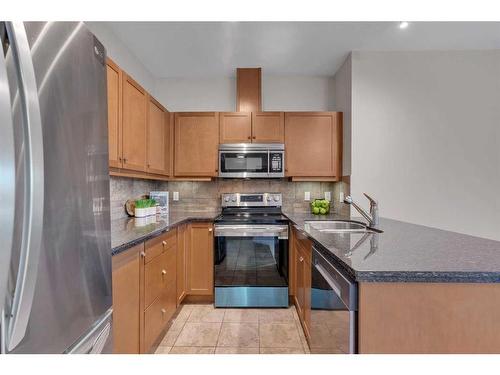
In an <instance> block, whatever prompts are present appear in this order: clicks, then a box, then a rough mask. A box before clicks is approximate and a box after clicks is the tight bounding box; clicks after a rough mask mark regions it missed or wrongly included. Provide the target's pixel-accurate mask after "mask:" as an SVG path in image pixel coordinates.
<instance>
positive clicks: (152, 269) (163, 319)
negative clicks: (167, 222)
mask: <svg viewBox="0 0 500 375" xmlns="http://www.w3.org/2000/svg"><path fill="white" fill-rule="evenodd" d="M144 250H145V251H144V253H143V255H142V263H143V264H142V275H143V277H142V286H141V291H142V293H141V313H142V324H141V326H142V327H143V332H142V346H141V352H142V353H147V352H149V351H150V349H151V348H152V347H153V345H154V344H155V342H157V341H158V339H159V338H160V335H161V334H162V333H163V332H164V330H165V328H166V327H167V323H168V322H169V321H170V319H171V318H172V316H173V315H174V313H175V310H176V308H177V297H176V278H177V260H176V256H177V230H176V229H173V230H170V231H168V232H167V233H165V234H163V235H160V236H158V237H156V238H153V239H151V240H148V241H146V242H145V249H144Z"/></svg>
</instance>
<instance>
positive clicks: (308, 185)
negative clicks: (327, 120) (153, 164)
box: [110, 177, 349, 220]
mask: <svg viewBox="0 0 500 375" xmlns="http://www.w3.org/2000/svg"><path fill="white" fill-rule="evenodd" d="M348 188H349V187H348V185H346V184H345V183H344V182H291V181H288V180H265V179H262V180H238V179H234V180H231V179H228V180H222V179H216V180H214V181H203V182H201V181H170V182H161V181H149V180H137V179H129V178H122V177H111V179H110V193H111V219H112V220H114V219H119V218H123V217H126V216H127V214H126V212H125V209H124V204H125V202H126V200H127V199H132V198H137V197H139V196H141V195H143V194H148V193H149V192H150V191H152V190H163V191H169V192H170V210H171V211H181V210H182V211H217V210H219V209H220V205H221V194H222V193H234V192H239V193H257V192H276V193H282V194H283V211H285V212H295V213H298V212H309V202H307V201H304V192H306V191H309V192H310V193H311V199H314V198H323V197H324V193H325V191H330V192H331V193H332V199H333V201H334V203H333V208H334V210H335V211H337V212H339V211H341V212H343V213H346V212H347V213H348V207H345V205H343V204H342V205H339V204H338V199H339V193H340V192H341V191H343V192H345V193H346V194H347V193H348ZM174 191H178V192H179V201H175V202H174V201H173V200H172V195H173V192H174ZM345 210H347V211H345Z"/></svg>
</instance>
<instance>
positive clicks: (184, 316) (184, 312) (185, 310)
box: [175, 305, 193, 322]
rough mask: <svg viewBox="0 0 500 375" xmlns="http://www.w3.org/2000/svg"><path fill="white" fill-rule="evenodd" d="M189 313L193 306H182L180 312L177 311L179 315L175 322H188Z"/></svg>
mask: <svg viewBox="0 0 500 375" xmlns="http://www.w3.org/2000/svg"><path fill="white" fill-rule="evenodd" d="M191 311H193V305H184V306H182V308H181V311H179V313H178V314H177V316H176V317H175V320H177V321H181V322H185V321H186V320H188V318H189V315H190V314H191Z"/></svg>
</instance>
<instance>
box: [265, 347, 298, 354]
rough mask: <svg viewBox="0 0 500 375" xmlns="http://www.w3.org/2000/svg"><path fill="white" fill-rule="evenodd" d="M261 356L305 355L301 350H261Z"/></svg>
mask: <svg viewBox="0 0 500 375" xmlns="http://www.w3.org/2000/svg"><path fill="white" fill-rule="evenodd" d="M260 354H305V353H304V349H303V348H302V347H300V348H260Z"/></svg>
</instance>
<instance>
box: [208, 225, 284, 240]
mask: <svg viewBox="0 0 500 375" xmlns="http://www.w3.org/2000/svg"><path fill="white" fill-rule="evenodd" d="M214 236H215V237H256V236H262V237H280V238H284V237H285V238H287V237H288V227H287V226H286V225H280V226H241V225H235V226H231V225H221V226H217V225H216V226H215V233H214Z"/></svg>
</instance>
